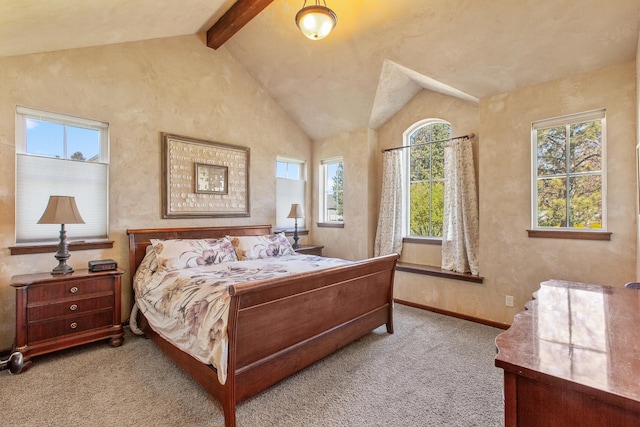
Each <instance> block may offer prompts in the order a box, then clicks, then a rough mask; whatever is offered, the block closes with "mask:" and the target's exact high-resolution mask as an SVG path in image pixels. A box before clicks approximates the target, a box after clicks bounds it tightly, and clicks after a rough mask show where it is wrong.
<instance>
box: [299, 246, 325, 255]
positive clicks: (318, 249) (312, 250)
mask: <svg viewBox="0 0 640 427" xmlns="http://www.w3.org/2000/svg"><path fill="white" fill-rule="evenodd" d="M322 248H324V246H317V245H307V246H300V247H299V248H297V249H295V251H296V252H297V253H299V254H301V255H318V256H322Z"/></svg>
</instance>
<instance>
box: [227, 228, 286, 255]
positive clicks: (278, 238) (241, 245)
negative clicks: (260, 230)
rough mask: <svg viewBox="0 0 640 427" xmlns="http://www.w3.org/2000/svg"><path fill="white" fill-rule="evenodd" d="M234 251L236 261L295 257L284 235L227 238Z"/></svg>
mask: <svg viewBox="0 0 640 427" xmlns="http://www.w3.org/2000/svg"><path fill="white" fill-rule="evenodd" d="M227 238H228V239H229V240H230V241H231V244H232V245H233V248H234V249H235V251H236V256H237V257H238V260H240V261H244V260H250V259H259V258H270V257H278V256H284V255H295V254H296V252H295V251H294V250H293V248H292V247H291V243H289V239H287V236H285V235H284V233H278V234H265V235H262V236H227Z"/></svg>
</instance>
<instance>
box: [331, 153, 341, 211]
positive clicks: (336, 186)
mask: <svg viewBox="0 0 640 427" xmlns="http://www.w3.org/2000/svg"><path fill="white" fill-rule="evenodd" d="M343 175H344V165H343V163H342V162H340V163H338V167H337V169H336V174H335V175H334V176H333V178H332V181H333V182H332V188H331V189H332V191H333V201H334V202H335V205H334V206H335V208H336V215H337V216H338V218H340V220H342V218H343V212H344V191H343V190H344V184H343Z"/></svg>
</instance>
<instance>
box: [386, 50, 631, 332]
mask: <svg viewBox="0 0 640 427" xmlns="http://www.w3.org/2000/svg"><path fill="white" fill-rule="evenodd" d="M635 88H636V77H635V64H634V63H633V62H629V63H625V64H622V65H618V66H613V67H608V68H605V69H602V70H598V71H595V72H591V73H588V74H584V75H578V76H573V77H571V78H567V79H563V80H558V81H553V82H550V83H546V84H542V85H538V86H533V87H530V88H526V89H522V90H518V91H514V92H508V93H504V94H501V95H497V96H493V97H489V98H485V99H482V100H481V101H480V106H479V117H478V116H477V113H475V112H474V109H473V108H471V109H466V110H465V109H464V108H463V107H460V106H457V105H455V104H456V103H455V102H454V101H453V100H451V99H447V97H444V98H442V97H441V96H439V95H437V94H429V93H422V94H420V95H418V96H417V97H416V98H414V100H413V101H412V102H411V103H409V104H408V105H407V106H406V107H405V108H404V109H403V110H402V111H401V112H400V113H399V114H398V115H396V117H394V118H393V119H392V120H391V121H389V122H388V123H387V124H386V125H385V126H383V128H382V129H380V131H379V140H380V145H381V146H383V147H386V146H390V145H398V144H399V143H401V140H400V138H401V135H402V132H403V131H404V129H406V128H407V127H408V126H409V125H411V124H412V123H414V122H415V121H417V120H418V119H421V118H426V117H441V118H444V119H445V120H449V121H451V122H452V123H453V127H454V129H456V131H454V132H453V133H454V134H465V133H468V132H469V131H471V132H475V133H477V134H478V137H479V138H478V140H477V144H478V145H477V149H478V151H476V153H479V157H478V158H477V160H476V161H477V162H478V163H479V168H478V174H479V209H480V275H481V276H484V278H485V280H484V283H483V284H471V283H467V282H460V281H455V280H443V279H437V278H433V277H427V276H420V275H415V274H409V273H397V275H396V277H397V279H396V293H395V295H396V297H397V298H400V299H404V300H408V301H412V302H415V303H418V304H423V305H426V306H432V307H437V308H439V309H442V310H448V311H452V312H456V313H461V314H464V315H468V316H473V317H478V318H481V319H485V320H490V321H494V322H499V323H511V321H512V319H513V315H514V314H515V313H517V312H519V311H522V310H523V309H524V304H525V303H526V302H527V301H529V300H530V299H531V295H532V293H533V292H534V291H535V290H536V289H538V286H539V283H540V282H541V281H543V280H547V279H550V278H555V279H567V280H575V281H583V282H590V283H598V284H603V285H611V286H622V285H623V284H624V283H625V282H626V281H629V280H633V279H634V277H635V275H636V250H635V245H636V236H637V228H636V207H635V200H636V196H635V180H636V177H635V174H636V172H635V162H634V159H635V153H634V147H635V143H636V141H637V139H636V114H635V111H636V94H635ZM452 103H453V105H452ZM451 107H453V108H451ZM598 108H606V110H607V136H608V139H607V144H608V148H607V167H608V173H607V180H608V183H607V189H608V195H607V205H608V230H609V231H611V232H613V236H612V239H611V241H610V242H600V241H586V240H561V239H533V238H528V237H527V232H526V230H527V229H528V228H530V227H531V213H530V211H531V201H530V200H531V178H530V170H531V136H530V135H531V122H532V121H535V120H540V119H544V118H551V117H556V116H561V115H566V114H571V113H578V112H582V111H588V110H593V109H598ZM465 111H466V114H468V115H469V116H468V119H467V121H466V122H465V123H466V124H467V126H465V127H463V128H459V127H458V126H456V124H457V123H458V120H464V117H461V116H460V115H459V114H461V113H465ZM452 117H453V118H452ZM405 247H406V248H407V250H406V251H405V252H404V253H403V256H402V259H403V260H406V261H407V262H415V263H421V262H422V263H425V264H435V265H439V261H440V256H439V250H440V247H439V246H427V245H405ZM505 295H512V296H514V297H515V307H513V308H508V307H505Z"/></svg>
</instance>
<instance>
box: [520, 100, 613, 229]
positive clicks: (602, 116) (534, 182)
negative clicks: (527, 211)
mask: <svg viewBox="0 0 640 427" xmlns="http://www.w3.org/2000/svg"><path fill="white" fill-rule="evenodd" d="M595 120H602V141H601V146H602V171H601V174H602V222H601V224H602V228H574V227H539V226H538V220H537V218H538V141H537V137H536V136H537V130H538V129H545V128H549V127H554V126H565V125H570V124H573V123H581V122H587V121H595ZM530 175H531V229H532V230H536V231H570V232H572V233H573V232H575V233H602V232H607V231H608V229H607V222H608V221H607V217H608V215H607V118H606V110H605V109H604V108H602V109H598V110H591V111H585V112H583V113H576V114H569V115H566V116H559V117H553V118H550V119H544V120H538V121H535V122H532V123H531V174H530Z"/></svg>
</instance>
